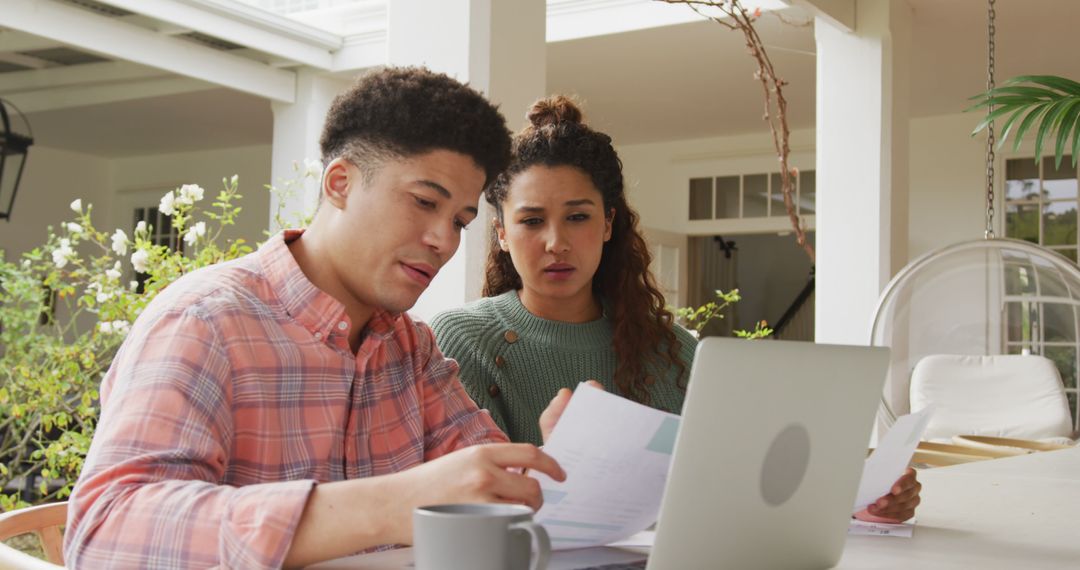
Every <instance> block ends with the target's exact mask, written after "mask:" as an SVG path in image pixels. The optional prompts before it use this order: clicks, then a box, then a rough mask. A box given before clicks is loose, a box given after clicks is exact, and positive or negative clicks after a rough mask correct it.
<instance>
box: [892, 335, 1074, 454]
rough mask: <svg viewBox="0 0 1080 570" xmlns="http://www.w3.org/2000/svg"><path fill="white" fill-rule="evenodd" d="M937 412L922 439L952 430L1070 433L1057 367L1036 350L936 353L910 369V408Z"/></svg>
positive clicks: (1027, 435)
mask: <svg viewBox="0 0 1080 570" xmlns="http://www.w3.org/2000/svg"><path fill="white" fill-rule="evenodd" d="M930 403H934V404H937V411H936V412H935V413H934V417H933V418H932V419H931V420H930V424H929V425H928V426H927V428H926V435H924V436H923V438H924V439H927V440H931V441H933V440H938V439H945V438H951V437H952V436H954V435H964V434H968V435H987V436H994V437H1012V438H1019V439H1041V438H1050V437H1066V438H1067V437H1070V436H1071V435H1072V418H1071V417H1070V415H1069V404H1068V400H1067V399H1066V398H1065V392H1064V388H1063V386H1062V384H1061V377H1060V376H1059V375H1058V371H1057V368H1056V367H1055V366H1054V363H1053V362H1051V361H1050V360H1049V359H1047V358H1044V357H1042V356H1035V355H1030V356H1028V355H998V356H960V355H951V354H935V355H931V356H927V357H925V358H923V359H922V360H920V361H919V362H918V364H916V365H915V369H914V370H912V372H911V411H912V412H917V411H919V410H921V409H923V408H925V407H926V406H927V405H929V404H930Z"/></svg>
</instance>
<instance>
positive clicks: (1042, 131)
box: [1035, 99, 1068, 157]
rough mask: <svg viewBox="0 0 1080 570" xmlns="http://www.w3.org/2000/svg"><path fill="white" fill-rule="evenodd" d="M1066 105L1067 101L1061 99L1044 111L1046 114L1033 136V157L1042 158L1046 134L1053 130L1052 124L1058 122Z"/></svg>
mask: <svg viewBox="0 0 1080 570" xmlns="http://www.w3.org/2000/svg"><path fill="white" fill-rule="evenodd" d="M1067 104H1068V100H1066V99H1062V100H1060V101H1056V102H1054V103H1053V104H1051V105H1050V107H1049V108H1048V109H1047V110H1046V114H1045V115H1043V118H1042V123H1041V124H1040V125H1039V132H1037V133H1036V134H1035V156H1036V157H1039V156H1042V149H1043V142H1044V141H1045V140H1046V135H1047V133H1049V132H1051V131H1052V130H1054V123H1056V122H1057V121H1058V119H1059V118H1060V116H1061V114H1062V112H1063V111H1065V107H1066V106H1067Z"/></svg>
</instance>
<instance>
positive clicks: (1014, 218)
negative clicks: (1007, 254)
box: [1005, 204, 1039, 243]
mask: <svg viewBox="0 0 1080 570" xmlns="http://www.w3.org/2000/svg"><path fill="white" fill-rule="evenodd" d="M1005 235H1006V236H1008V237H1011V238H1016V239H1023V240H1027V241H1030V242H1032V243H1039V206H1038V204H1009V205H1007V206H1006V207H1005Z"/></svg>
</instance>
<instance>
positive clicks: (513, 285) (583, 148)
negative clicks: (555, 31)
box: [484, 95, 686, 403]
mask: <svg viewBox="0 0 1080 570" xmlns="http://www.w3.org/2000/svg"><path fill="white" fill-rule="evenodd" d="M527 116H528V119H529V122H530V125H529V126H527V127H525V129H524V130H522V131H521V132H520V133H518V134H517V136H515V137H514V140H513V146H512V158H511V162H510V167H509V168H507V169H506V170H505V171H504V172H503V173H502V174H500V175H499V176H498V177H497V178H496V179H495V182H494V183H493V184H492V185H491V187H489V188H488V189H487V191H486V193H485V196H486V198H487V201H488V202H489V203H490V204H491V205H492V206H493V207H494V208H495V211H496V215H498V217H499V220H500V221H501V220H502V219H503V217H502V216H503V214H502V204H503V202H504V201H505V200H506V197H507V193H508V192H509V190H510V187H511V185H512V184H513V181H514V178H515V177H516V176H517V175H518V174H520V173H522V172H524V171H525V170H527V169H528V168H530V167H532V166H536V165H542V166H547V167H554V166H572V167H574V168H577V169H579V170H581V172H583V173H585V174H586V175H588V176H589V179H590V180H592V183H593V186H595V187H596V189H597V190H598V191H599V192H600V194H601V195H602V196H603V201H604V212H605V214H607V213H609V212H611V210H612V209H614V210H615V217H614V220H612V228H611V239H610V240H608V241H607V242H606V243H604V246H603V247H604V249H603V253H602V255H601V258H600V266H599V267H598V268H597V270H596V274H595V275H594V276H593V282H592V289H593V293H594V294H595V295H596V296H597V297H599V298H600V299H603V301H604V302H605V307H606V310H607V312H608V316H609V317H610V319H611V322H612V325H613V337H614V341H613V343H614V348H615V355H616V358H617V360H618V362H617V364H616V368H615V378H614V380H615V385H616V386H617V387H618V389H619V391H620V392H622V393H623V394H624V395H626V396H628V397H630V398H633V399H634V400H636V401H638V402H642V403H648V402H649V384H650V380H649V379H648V378H647V375H648V370H649V369H650V368H654V369H663V368H667V367H669V366H674V367H677V368H678V369H679V374H678V378H679V381H678V385H679V387H680V388H683V389H685V387H686V385H685V372H686V366H685V365H684V364H683V363H682V360H681V359H680V358H679V349H680V346H679V341H678V339H677V338H676V337H675V333H674V331H673V330H672V326H673V322H674V317H673V315H672V314H671V312H670V311H668V310H667V309H665V308H664V305H665V303H664V296H663V295H662V294H661V293H660V290H659V288H658V287H657V286H656V280H655V278H654V277H653V275H652V272H650V271H649V263H650V262H651V260H652V256H651V255H650V254H649V250H648V247H647V246H646V244H645V240H644V239H643V238H642V237H641V233H640V232H639V231H638V228H637V225H638V214H637V212H635V211H634V210H633V209H632V208H631V207H630V205H629V204H627V202H626V194H625V192H624V188H623V174H622V161H620V160H619V156H618V155H617V154H616V153H615V149H614V147H612V145H611V137H609V136H607V135H606V134H604V133H601V132H597V131H594V130H592V129H590V128H589V127H588V126H587V125H585V124H584V123H583V122H582V114H581V110H580V109H579V108H578V107H577V105H575V104H574V102H573V101H571V100H570V99H568V98H566V97H563V96H561V95H556V96H553V97H549V98H546V99H541V100H539V101H537V102H536V103H534V104H533V106H532V108H531V109H530V110H529V113H528V115H527ZM521 287H522V283H521V276H520V275H518V272H517V270H516V269H514V263H513V261H512V260H511V259H510V254H509V253H507V252H505V251H503V250H502V249H501V248H500V247H499V246H498V236H497V234H496V232H495V230H494V228H492V232H491V242H490V243H489V246H488V258H487V267H486V269H485V275H484V295H485V296H488V297H491V296H495V295H499V294H502V293H504V292H506V291H510V290H518V289H521Z"/></svg>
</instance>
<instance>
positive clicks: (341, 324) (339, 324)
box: [337, 321, 349, 330]
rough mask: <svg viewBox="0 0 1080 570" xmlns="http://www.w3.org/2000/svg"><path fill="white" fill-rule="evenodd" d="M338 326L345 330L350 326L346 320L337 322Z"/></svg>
mask: <svg viewBox="0 0 1080 570" xmlns="http://www.w3.org/2000/svg"><path fill="white" fill-rule="evenodd" d="M337 328H338V329H339V330H345V329H347V328H349V323H347V322H345V321H341V322H340V323H338V324H337Z"/></svg>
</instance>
